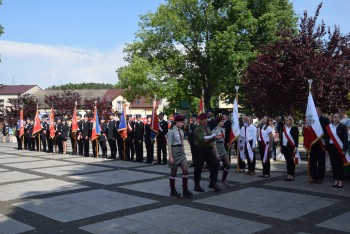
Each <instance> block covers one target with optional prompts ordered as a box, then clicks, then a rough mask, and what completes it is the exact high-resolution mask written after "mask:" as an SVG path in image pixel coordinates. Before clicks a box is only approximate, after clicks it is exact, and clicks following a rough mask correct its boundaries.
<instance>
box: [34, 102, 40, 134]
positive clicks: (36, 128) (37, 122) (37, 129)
mask: <svg viewBox="0 0 350 234" xmlns="http://www.w3.org/2000/svg"><path fill="white" fill-rule="evenodd" d="M41 129H42V127H41V123H40V119H39V111H38V107H37V108H36V114H35V121H34V127H33V136H34V135H35V134H37V133H38V132H40V131H41Z"/></svg>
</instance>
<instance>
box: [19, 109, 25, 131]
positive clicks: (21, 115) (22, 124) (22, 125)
mask: <svg viewBox="0 0 350 234" xmlns="http://www.w3.org/2000/svg"><path fill="white" fill-rule="evenodd" d="M19 124H20V125H19V137H22V136H23V134H24V120H23V109H22V110H20V112H19Z"/></svg>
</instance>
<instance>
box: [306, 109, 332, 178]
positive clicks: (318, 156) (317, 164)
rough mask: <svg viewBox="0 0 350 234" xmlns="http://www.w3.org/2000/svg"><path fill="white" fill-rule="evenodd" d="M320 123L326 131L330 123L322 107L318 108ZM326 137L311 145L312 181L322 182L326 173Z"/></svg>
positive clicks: (324, 131)
mask: <svg viewBox="0 0 350 234" xmlns="http://www.w3.org/2000/svg"><path fill="white" fill-rule="evenodd" d="M316 110H317V114H318V117H319V119H320V124H321V127H322V129H323V133H326V126H327V125H328V124H329V120H328V118H325V117H323V116H322V110H321V108H320V107H317V108H316ZM324 139H325V137H324V136H323V138H322V139H320V140H319V141H322V142H323V143H321V142H319V141H318V142H316V143H315V144H313V145H312V146H311V152H310V174H311V178H312V181H311V183H317V184H322V183H323V179H324V174H325V170H326V159H325V141H324Z"/></svg>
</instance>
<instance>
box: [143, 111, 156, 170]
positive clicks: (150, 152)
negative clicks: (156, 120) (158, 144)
mask: <svg viewBox="0 0 350 234" xmlns="http://www.w3.org/2000/svg"><path fill="white" fill-rule="evenodd" d="M151 120H152V116H151V115H147V124H146V125H145V145H146V151H147V159H146V163H148V164H151V163H153V158H154V141H153V140H152V138H151V136H152V129H151Z"/></svg>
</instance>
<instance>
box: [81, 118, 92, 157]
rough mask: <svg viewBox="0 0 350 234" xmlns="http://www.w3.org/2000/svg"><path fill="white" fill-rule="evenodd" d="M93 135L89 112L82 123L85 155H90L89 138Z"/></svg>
mask: <svg viewBox="0 0 350 234" xmlns="http://www.w3.org/2000/svg"><path fill="white" fill-rule="evenodd" d="M90 136H91V123H90V121H89V116H88V114H85V115H84V122H83V123H82V132H81V137H82V139H83V146H84V157H89V138H90Z"/></svg>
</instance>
